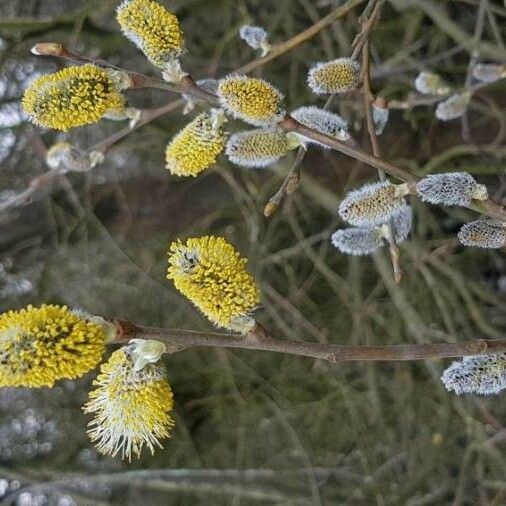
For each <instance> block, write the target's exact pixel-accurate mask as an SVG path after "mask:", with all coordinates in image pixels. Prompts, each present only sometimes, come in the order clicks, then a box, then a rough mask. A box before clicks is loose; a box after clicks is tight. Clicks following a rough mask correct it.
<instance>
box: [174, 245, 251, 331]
mask: <svg viewBox="0 0 506 506" xmlns="http://www.w3.org/2000/svg"><path fill="white" fill-rule="evenodd" d="M246 262H247V260H246V259H245V258H243V257H242V256H241V255H240V254H239V252H237V251H236V250H235V249H234V247H233V246H232V245H231V244H229V243H228V242H227V241H226V240H225V239H224V238H223V237H215V236H204V237H195V238H190V239H187V241H186V243H185V244H183V243H181V242H180V241H177V242H173V243H172V244H171V245H170V248H169V268H168V273H167V278H168V279H171V280H173V281H174V285H175V287H176V288H177V289H178V290H179V291H180V292H181V293H182V294H183V295H185V296H186V297H188V299H190V300H191V301H192V302H193V303H194V304H195V306H197V307H198V308H199V309H200V310H201V311H202V312H203V313H204V314H205V315H206V316H207V318H209V320H210V321H211V322H212V323H214V324H215V325H216V326H219V327H223V328H226V329H229V330H233V331H237V332H240V333H242V334H246V333H248V332H249V331H250V330H251V329H252V328H253V326H254V325H255V320H254V319H253V317H252V312H253V310H254V309H255V308H256V307H257V306H258V304H259V302H260V292H259V289H258V287H257V284H256V282H255V279H254V278H253V276H252V275H251V274H250V273H249V272H248V271H247V270H246Z"/></svg>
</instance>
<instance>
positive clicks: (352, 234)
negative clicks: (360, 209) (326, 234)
mask: <svg viewBox="0 0 506 506" xmlns="http://www.w3.org/2000/svg"><path fill="white" fill-rule="evenodd" d="M412 217H413V213H412V210H411V207H410V206H408V205H405V206H404V207H403V208H402V210H401V211H400V212H399V213H398V214H397V215H395V216H394V217H393V218H392V221H393V227H394V231H395V241H396V243H397V244H401V243H402V242H404V241H405V240H406V239H407V237H408V235H409V232H410V230H411V224H412ZM385 226H387V225H383V226H379V227H350V228H343V229H340V230H336V231H335V232H334V233H333V234H332V236H331V242H332V245H333V246H335V247H336V248H337V249H338V250H339V251H341V253H345V254H347V255H356V256H362V255H370V254H371V253H374V252H375V251H376V250H378V249H379V248H381V247H382V246H383V245H384V244H385V242H384V241H383V239H384V238H385V233H384V229H383V227H385Z"/></svg>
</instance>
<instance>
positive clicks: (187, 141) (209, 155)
mask: <svg viewBox="0 0 506 506" xmlns="http://www.w3.org/2000/svg"><path fill="white" fill-rule="evenodd" d="M215 123H216V122H215V121H214V120H213V117H212V116H211V115H210V114H208V113H206V112H204V113H202V114H199V115H198V116H197V117H196V118H195V119H194V120H193V121H191V122H190V123H188V125H186V126H185V127H184V128H183V129H182V130H181V131H180V132H179V133H178V134H177V135H176V136H175V137H174V138H173V139H172V140H171V141H170V142H169V144H168V145H167V148H166V150H165V161H166V168H167V169H168V170H169V171H170V172H171V174H174V175H176V176H193V177H195V176H197V175H198V174H200V173H201V172H202V171H204V170H206V169H207V168H209V167H211V165H213V164H214V163H216V160H217V157H218V155H219V154H220V153H221V152H222V151H223V149H224V147H225V141H226V134H225V132H224V130H223V129H222V128H221V127H220V126H218V125H216V124H215Z"/></svg>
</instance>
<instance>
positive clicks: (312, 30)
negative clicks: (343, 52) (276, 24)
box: [237, 0, 365, 74]
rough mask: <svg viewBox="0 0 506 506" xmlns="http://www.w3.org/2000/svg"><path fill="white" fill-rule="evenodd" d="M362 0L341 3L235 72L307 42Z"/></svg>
mask: <svg viewBox="0 0 506 506" xmlns="http://www.w3.org/2000/svg"><path fill="white" fill-rule="evenodd" d="M364 2H365V0H348V2H346V3H345V4H344V5H341V6H340V7H338V8H337V9H334V10H333V11H332V12H331V13H330V14H328V15H327V16H325V17H324V18H322V19H320V21H318V22H317V23H315V24H314V25H312V26H310V27H309V28H308V29H307V30H304V31H303V32H301V33H299V34H297V35H295V37H292V38H291V39H289V40H287V41H285V42H282V43H280V44H275V45H274V46H272V48H271V51H270V52H269V53H268V54H267V55H266V56H264V57H263V58H259V59H258V60H254V61H252V62H250V63H247V64H246V65H243V66H242V67H240V68H239V69H237V72H242V73H245V74H246V73H248V72H251V71H252V70H255V69H257V68H258V67H261V66H262V65H265V64H266V63H268V62H270V61H272V60H274V59H275V58H278V57H279V56H281V55H282V54H284V53H287V52H288V51H291V50H292V49H294V48H296V47H298V46H300V45H301V44H303V43H304V42H307V41H308V40H310V39H311V38H313V37H314V36H315V35H317V34H318V33H319V32H321V31H322V30H323V29H325V28H327V26H329V25H331V24H332V23H333V22H334V21H335V20H336V19H339V18H342V17H343V16H345V15H346V14H348V12H350V11H351V10H352V9H354V8H355V7H356V6H357V5H360V4H361V3H364Z"/></svg>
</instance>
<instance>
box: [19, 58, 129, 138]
mask: <svg viewBox="0 0 506 506" xmlns="http://www.w3.org/2000/svg"><path fill="white" fill-rule="evenodd" d="M22 103H23V108H24V110H25V111H26V112H27V113H28V115H29V117H30V120H31V121H32V122H33V123H35V124H37V125H41V126H45V127H47V128H55V129H56V130H64V131H66V130H69V129H70V128H74V127H78V126H82V125H88V124H91V123H96V122H97V121H99V120H100V119H102V118H103V117H104V116H105V115H106V114H107V113H109V112H114V111H117V112H121V111H124V109H125V98H124V97H123V95H122V94H121V93H120V91H119V89H118V85H117V83H115V80H114V79H113V78H112V77H111V76H110V74H109V72H108V71H107V70H105V69H102V68H100V67H97V66H96V65H91V64H88V65H82V66H74V67H68V68H65V69H63V70H60V71H58V72H55V73H54V74H49V75H45V76H41V77H39V78H38V79H36V80H35V81H34V82H33V83H32V84H31V85H30V86H29V87H28V88H27V89H26V90H25V93H24V95H23V101H22Z"/></svg>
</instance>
